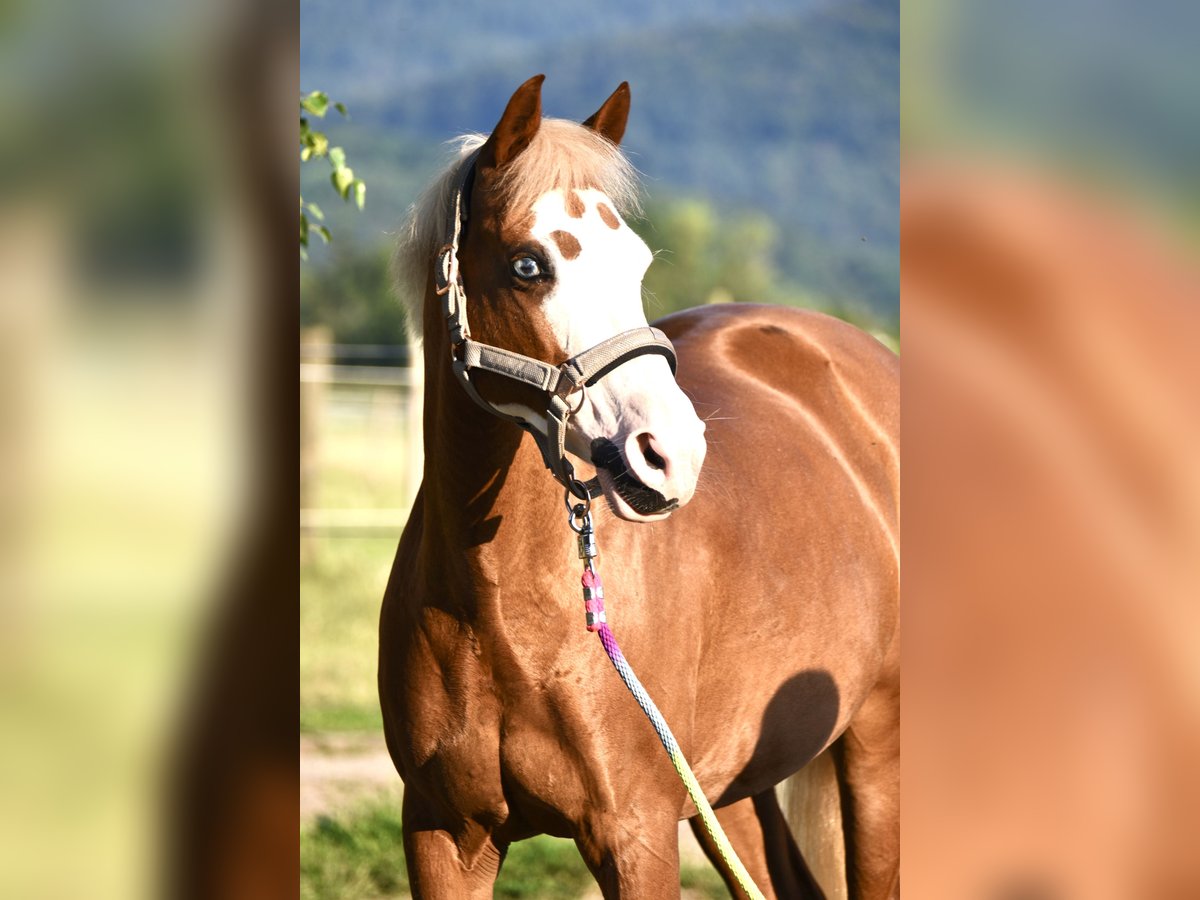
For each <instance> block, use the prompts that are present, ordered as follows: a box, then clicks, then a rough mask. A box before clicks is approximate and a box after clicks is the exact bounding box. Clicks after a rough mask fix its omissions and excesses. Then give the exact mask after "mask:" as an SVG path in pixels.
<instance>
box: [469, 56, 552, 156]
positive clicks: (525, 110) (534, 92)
mask: <svg viewBox="0 0 1200 900" xmlns="http://www.w3.org/2000/svg"><path fill="white" fill-rule="evenodd" d="M545 80H546V76H545V75H534V76H533V77H532V78H530V79H529V80H528V81H527V82H525V83H524V84H523V85H521V86H520V87H519V88H517V90H516V93H514V94H513V95H512V98H511V99H510V100H509V101H508V106H506V107H505V108H504V115H502V116H501V117H500V121H499V122H497V123H496V127H495V128H493V129H492V134H491V136H490V137H489V138H488V139H487V142H486V143H485V144H484V145H483V148H482V149H481V150H480V151H479V166H480V168H484V169H487V168H492V169H503V168H504V167H505V166H507V165H508V164H509V163H510V162H512V161H513V160H514V159H516V158H517V156H519V155H520V153H521V151H523V150H524V149H525V148H526V147H528V146H529V142H530V141H532V140H533V136H534V135H535V134H537V130H538V126H539V125H541V124H542V82H543V81H545Z"/></svg>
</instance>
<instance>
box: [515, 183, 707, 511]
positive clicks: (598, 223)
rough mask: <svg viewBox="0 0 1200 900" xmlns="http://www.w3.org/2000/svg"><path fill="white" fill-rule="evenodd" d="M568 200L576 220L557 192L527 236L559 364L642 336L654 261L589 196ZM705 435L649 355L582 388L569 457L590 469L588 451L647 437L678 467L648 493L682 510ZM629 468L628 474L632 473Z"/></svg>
mask: <svg viewBox="0 0 1200 900" xmlns="http://www.w3.org/2000/svg"><path fill="white" fill-rule="evenodd" d="M575 193H576V195H577V196H578V198H579V199H580V200H581V201H582V202H583V205H584V212H583V215H582V216H580V217H573V216H571V215H570V214H569V213H568V212H567V203H566V199H567V198H566V196H565V195H564V193H563V192H562V191H561V190H555V191H551V192H550V193H547V194H545V195H544V196H542V197H541V199H539V200H538V202H537V203H536V204H535V205H534V208H533V212H534V225H533V228H532V233H533V237H534V239H535V240H537V241H538V242H539V243H540V244H541V245H542V246H543V247H544V249H545V253H546V256H547V258H548V259H549V260H550V261H551V263H552V265H553V266H554V275H555V284H554V289H553V290H552V291H551V293H550V294H549V296H548V297H547V298H546V299H545V301H544V304H543V312H544V314H545V316H546V321H547V323H548V325H549V326H550V328H551V330H552V331H553V333H554V336H555V338H556V339H557V342H558V344H559V346H560V347H562V349H563V352H564V353H565V354H566V356H567V357H570V356H574V355H575V354H577V353H580V352H581V351H583V350H587V349H588V348H590V347H594V346H595V345H596V344H599V343H600V342H602V341H604V340H606V339H608V338H610V337H613V336H614V335H616V334H619V333H621V332H623V331H628V330H629V329H631V328H638V327H645V326H646V324H647V322H646V315H645V312H644V311H643V309H642V278H643V276H644V275H645V274H646V269H647V268H648V267H649V265H650V262H651V261H652V259H653V255H652V254H651V252H650V249H649V248H648V247H647V246H646V244H645V243H644V242H643V241H642V239H641V238H640V237H638V235H637V234H636V233H635V232H634V231H633V229H631V228H630V227H629V226H628V225H627V224H625V222H624V221H623V220H621V219H620V217H619V216H618V215H617V212H616V207H615V205H614V204H613V202H612V201H611V200H610V199H609V198H608V196H607V195H605V194H604V193H603V192H601V191H597V190H581V191H576V192H575ZM601 203H603V204H605V205H606V206H607V207H608V210H609V211H611V213H612V215H613V216H616V217H617V221H618V222H619V223H620V224H619V227H618V228H612V227H611V226H610V225H609V224H608V223H607V222H606V221H605V220H604V218H602V217H601V215H600V213H599V211H598V209H599V206H600V204H601ZM556 231H561V232H566V233H567V234H569V235H571V237H573V238H574V239H575V242H577V243H578V245H579V248H580V250H579V253H578V255H576V256H574V258H572V259H567V258H566V257H565V256H564V254H563V252H562V250H561V249H560V247H559V245H558V243H557V242H556V241H555V240H554V238H553V237H552V236H551V235H552V234H553V233H554V232H556ZM505 411H506V412H510V413H513V414H516V415H521V416H523V417H525V418H526V419H527V420H529V421H532V422H534V423H535V424H536V425H537V426H538V427H539V428H541V429H542V430H543V432H544V431H545V418H544V416H541V415H537V414H536V413H535V412H534V411H532V410H527V409H518V408H517V407H516V406H512V408H510V409H507V410H505ZM703 431H704V425H703V423H702V422H701V421H700V420H699V418H697V416H696V413H695V410H694V409H693V408H692V404H691V402H690V401H689V400H688V399H687V397H685V396H684V394H683V392H682V391H681V390H680V389H679V387H678V385H676V383H675V379H674V376H673V375H672V374H671V368H670V366H669V365H668V363H667V361H666V359H664V358H663V357H662V356H659V355H657V354H647V355H645V356H640V357H637V358H636V359H633V360H630V361H628V362H626V363H623V364H622V365H620V366H618V367H617V368H616V369H614V370H613V371H611V372H609V373H608V374H607V375H605V376H604V378H602V379H601V380H600V381H599V382H597V383H596V384H595V385H593V386H592V387H590V388H588V402H587V403H585V404H584V405H583V408H582V409H581V410H580V411H579V413H578V414H577V415H576V416H575V417H574V418H573V419H572V427H571V429H570V432H569V434H568V438H567V446H568V449H570V450H571V452H572V453H574V454H575V455H577V456H579V457H581V458H583V459H590V458H591V442H592V441H593V440H595V439H596V438H599V437H603V438H608V439H610V440H612V441H613V442H614V443H616V444H617V446H618V447H621V448H622V449H624V450H626V452H627V455H629V452H630V448H629V447H627V446H626V445H627V443H628V442H630V441H631V440H632V437H633V436H636V435H638V434H641V433H649V434H653V435H654V437H655V441H656V446H659V447H670V448H677V449H678V450H679V452H678V453H677V454H676V457H677V458H676V459H675V460H673V461H674V462H676V463H678V465H677V467H676V476H675V477H672V478H670V479H667V478H666V477H665V476H664V477H663V479H660V482H661V483H659V484H655V485H653V486H654V487H656V488H660V489H663V490H664V492H665V493H666V495H667V496H668V498H670V499H674V498H675V497H678V498H679V499H680V500H681V501H682V502H686V500H687V499H688V498H689V497H690V496H691V493H692V491H693V490H694V487H695V476H696V474H697V473H698V471H699V467H700V461H701V460H702V459H703V455H704V449H703V444H704V442H703V438H702V435H703ZM633 443H634V444H636V442H633ZM685 457H686V458H685ZM639 462H640V459H639ZM631 468H635V471H636V468H637V467H632V466H631ZM642 468H643V470H644V466H642ZM639 474H641V475H642V476H643V477H642V480H643V481H644V482H649V481H651V480H654V479H655V478H657V474H656V473H654V472H649V473H647V472H645V471H643V472H641V473H639ZM675 482H677V483H675ZM672 491H674V493H672Z"/></svg>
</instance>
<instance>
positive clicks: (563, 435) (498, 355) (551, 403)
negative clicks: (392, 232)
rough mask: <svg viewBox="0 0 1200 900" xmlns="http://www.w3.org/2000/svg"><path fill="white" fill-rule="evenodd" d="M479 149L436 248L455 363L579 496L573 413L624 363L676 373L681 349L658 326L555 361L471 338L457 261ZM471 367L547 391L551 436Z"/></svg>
mask: <svg viewBox="0 0 1200 900" xmlns="http://www.w3.org/2000/svg"><path fill="white" fill-rule="evenodd" d="M478 153H479V151H478V150H476V151H475V153H473V154H472V155H471V156H470V157H468V158H467V159H466V160H465V161H464V162H463V164H462V167H461V172H462V175H461V176H460V178H459V181H458V184H457V185H456V186H455V190H454V209H453V211H452V213H451V221H452V224H451V225H450V228H449V233H448V234H447V240H446V243H445V244H444V245H443V246H442V248H441V249H440V250H439V251H438V255H437V259H436V261H435V265H434V282H435V285H436V288H437V295H438V296H439V297H442V298H444V299H443V311H444V313H445V316H446V327H447V330H448V331H449V336H450V364H451V368H452V369H453V371H454V375H455V377H456V378H457V380H458V383H459V384H461V385H462V386H463V388H464V389H465V390H466V392H467V394H468V396H470V398H471V399H472V400H474V401H475V402H476V403H477V404H479V405H480V406H481V407H483V408H484V409H485V410H487V411H488V412H490V413H491V414H492V415H494V416H498V417H500V418H501V419H506V420H508V421H510V422H513V423H515V424H516V425H519V426H520V427H521V428H523V429H525V430H526V431H528V432H529V433H530V434H531V435H533V438H534V440H535V441H536V442H537V445H538V449H539V450H540V451H541V453H542V460H543V461H544V462H545V463H546V468H548V469H549V470H550V472H551V473H552V474H553V475H554V477H555V478H557V479H558V480H559V482H561V483H562V484H563V486H564V487H567V488H568V489H570V490H571V491H572V492H576V493H578V491H577V486H578V485H579V482H578V481H577V480H576V479H575V469H574V467H573V466H572V465H571V463H570V461H569V460H568V459H567V455H566V440H567V425H568V423H569V422H570V419H571V416H572V415H574V414H575V413H577V412H578V411H579V409H580V408H581V407H582V405H583V401H584V398H585V397H586V391H587V388H588V387H590V386H591V385H593V384H595V383H596V382H597V381H599V380H600V379H601V378H603V377H604V376H605V375H607V374H608V373H609V372H611V371H612V370H613V369H615V368H616V367H617V366H619V365H621V364H622V363H626V362H629V360H631V359H636V358H637V357H639V356H644V355H646V354H648V353H650V354H657V355H659V356H663V357H665V358H666V360H667V362H668V363H669V364H670V366H671V373H672V374H674V372H675V369H676V366H677V362H676V358H675V348H674V347H673V346H672V344H671V341H670V340H669V339H668V338H667V336H666V335H665V334H663V332H661V331H660V330H659V329H657V328H652V327H650V326H645V327H642V328H634V329H631V330H629V331H625V332H622V333H620V334H618V335H615V336H613V337H611V338H608V339H607V340H605V341H601V342H600V343H599V344H597V345H596V346H594V347H590V348H589V349H587V350H584V351H583V352H582V353H577V354H576V355H575V356H572V357H571V358H570V359H568V360H567V361H566V362H563V363H561V364H559V365H557V366H552V365H550V364H549V363H546V362H542V361H541V360H539V359H533V358H532V357H529V356H524V355H522V354H520V353H514V352H513V351H511V350H505V349H503V348H502V347H493V346H492V345H491V344H484V343H480V342H479V341H473V340H471V329H470V327H469V325H468V324H467V302H466V301H467V295H466V290H465V289H464V288H463V282H462V273H461V271H460V270H459V266H458V244H459V240H460V239H461V237H462V227H463V223H464V222H465V221H466V218H467V204H466V200H465V197H466V194H467V189H468V187H469V185H470V182H471V179H472V175H473V174H474V171H475V159H476V157H477V156H478ZM473 371H484V372H491V373H493V374H495V375H500V376H503V377H504V378H508V379H510V380H512V381H516V382H519V383H521V384H524V385H528V386H530V387H533V388H537V389H538V390H541V391H544V392H545V393H546V395H547V401H546V411H545V412H546V424H547V433H546V434H544V435H543V434H542V433H541V432H540V431H538V429H537V428H535V427H534V426H533V425H531V424H530V423H529V422H527V421H525V420H524V419H522V418H521V417H520V416H513V415H510V414H508V413H505V412H502V411H500V410H498V409H496V407H494V406H493V405H492V404H490V403H489V402H488V401H487V400H485V399H484V398H483V397H482V396H481V395H480V393H479V391H478V390H477V389H476V388H475V385H474V383H473V382H472V380H471V373H472V372H473ZM577 391H578V392H580V397H579V399H578V400H577V401H574V402H572V401H571V399H570V398H571V396H572V395H573V394H574V393H576V392H577ZM580 499H582V496H581V498H580Z"/></svg>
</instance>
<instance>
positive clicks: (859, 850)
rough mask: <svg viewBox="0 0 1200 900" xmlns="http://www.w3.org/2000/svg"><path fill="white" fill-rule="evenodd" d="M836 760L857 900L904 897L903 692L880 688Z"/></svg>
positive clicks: (893, 686) (892, 685) (849, 878)
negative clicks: (901, 811) (901, 709)
mask: <svg viewBox="0 0 1200 900" xmlns="http://www.w3.org/2000/svg"><path fill="white" fill-rule="evenodd" d="M836 746H837V747H838V752H837V753H836V755H835V760H836V761H837V762H838V775H839V781H840V783H841V789H842V820H843V823H844V828H845V832H846V886H847V888H848V890H849V893H850V897H851V898H853V900H891V898H898V897H899V896H900V690H899V684H898V683H897V682H893V681H889V682H886V683H883V684H880V685H879V686H877V687H876V688H875V689H874V690H873V691H872V693H871V694H870V695H869V696H868V697H867V700H866V702H865V703H864V704H863V706H862V707H861V708H860V709H859V711H858V712H857V713H856V714H855V717H854V719H852V720H851V722H850V727H849V728H847V729H846V732H845V733H844V734H843V735H842V737H841V738H840V740H839V741H838V744H837V745H836Z"/></svg>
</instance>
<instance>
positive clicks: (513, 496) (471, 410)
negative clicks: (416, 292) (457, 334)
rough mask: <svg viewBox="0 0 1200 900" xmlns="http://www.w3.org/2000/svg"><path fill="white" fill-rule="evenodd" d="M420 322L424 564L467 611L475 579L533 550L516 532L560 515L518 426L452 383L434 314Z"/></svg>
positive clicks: (472, 605)
mask: <svg viewBox="0 0 1200 900" xmlns="http://www.w3.org/2000/svg"><path fill="white" fill-rule="evenodd" d="M431 318H432V317H431ZM426 326H427V327H426V332H425V334H426V339H425V348H424V356H425V410H424V446H425V464H424V480H423V483H422V488H421V491H422V506H423V509H422V516H423V522H422V524H423V533H422V553H423V557H424V560H423V561H424V568H425V571H426V572H427V573H428V576H427V577H429V578H430V579H431V580H432V581H435V582H436V583H438V584H440V585H445V586H446V587H448V588H450V589H452V590H455V591H457V592H458V593H460V594H463V595H476V596H462V597H460V598H459V604H460V605H462V606H463V607H464V608H466V609H469V610H470V611H472V614H473V611H474V610H475V609H476V604H477V603H478V602H479V601H480V600H481V598H480V597H479V596H477V595H478V594H479V593H480V588H479V586H480V585H484V584H495V583H497V580H498V579H499V577H500V574H501V573H500V568H502V566H501V565H500V563H501V562H504V561H508V562H511V563H514V564H519V563H520V561H521V559H522V558H523V557H525V556H527V555H530V554H534V553H536V550H534V549H533V548H534V547H535V545H536V543H537V542H536V541H534V540H531V539H529V536H528V535H527V534H525V535H523V534H522V533H521V532H522V531H523V530H528V529H529V528H530V527H531V526H532V525H533V523H538V522H541V523H545V522H546V521H548V517H555V516H559V514H560V513H561V516H562V518H563V520H564V522H565V518H566V514H565V511H564V510H563V509H562V500H561V491H560V489H559V488H558V487H557V485H556V483H555V482H554V481H553V479H552V478H551V477H550V475H549V474H548V473H547V472H546V471H545V468H544V466H543V464H542V462H541V457H540V456H539V454H538V452H537V450H536V448H535V447H534V446H533V445H532V443H531V442H528V441H525V443H524V445H523V441H524V440H525V435H524V433H523V432H522V431H521V430H520V429H519V428H517V427H516V426H515V425H513V424H512V423H511V422H506V421H504V420H503V419H500V418H498V417H496V416H493V415H491V414H489V413H488V412H487V411H486V410H483V409H481V408H480V407H479V406H477V405H476V404H475V403H474V401H472V400H471V398H470V397H469V396H468V395H467V392H466V391H465V390H463V388H462V385H460V384H458V383H457V381H456V379H455V376H454V374H453V372H452V371H451V368H450V353H449V343H448V339H447V336H446V334H445V332H444V330H441V329H444V325H443V324H442V322H441V321H440V318H435V320H434V321H433V322H429V321H427V322H426ZM544 527H545V526H544V524H543V525H542V529H543V530H544ZM563 527H564V529H565V527H566V526H565V524H564V526H563ZM464 561H465V565H464ZM498 561H500V562H498Z"/></svg>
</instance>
